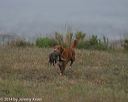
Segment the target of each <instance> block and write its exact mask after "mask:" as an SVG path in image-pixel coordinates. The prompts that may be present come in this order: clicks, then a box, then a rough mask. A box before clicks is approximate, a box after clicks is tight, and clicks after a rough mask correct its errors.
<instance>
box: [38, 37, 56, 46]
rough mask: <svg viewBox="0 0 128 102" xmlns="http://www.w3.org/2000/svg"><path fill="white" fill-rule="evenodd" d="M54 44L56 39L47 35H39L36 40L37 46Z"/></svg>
mask: <svg viewBox="0 0 128 102" xmlns="http://www.w3.org/2000/svg"><path fill="white" fill-rule="evenodd" d="M54 45H56V41H55V40H54V39H52V38H48V37H40V38H37V40H36V46H38V47H52V46H54Z"/></svg>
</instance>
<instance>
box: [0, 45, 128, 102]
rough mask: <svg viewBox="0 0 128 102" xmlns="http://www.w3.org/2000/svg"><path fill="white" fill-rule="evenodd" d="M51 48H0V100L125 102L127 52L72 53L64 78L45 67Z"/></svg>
mask: <svg viewBox="0 0 128 102" xmlns="http://www.w3.org/2000/svg"><path fill="white" fill-rule="evenodd" d="M50 52H51V49H41V48H35V47H33V48H9V47H5V48H0V97H39V98H42V102H127V100H128V53H126V52H123V51H110V52H108V51H106V52H105V51H89V50H76V61H75V63H74V64H73V67H72V69H71V70H70V69H69V68H68V66H67V68H66V71H65V75H64V76H59V74H58V71H59V69H57V68H54V67H50V66H48V53H50Z"/></svg>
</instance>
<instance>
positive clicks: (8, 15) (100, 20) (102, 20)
mask: <svg viewBox="0 0 128 102" xmlns="http://www.w3.org/2000/svg"><path fill="white" fill-rule="evenodd" d="M69 28H70V29H69ZM67 29H69V30H71V31H72V32H75V31H83V32H86V33H87V34H96V35H99V36H103V35H105V36H106V37H108V38H110V39H120V38H122V37H124V36H125V35H128V0H0V32H7V33H10V34H12V33H16V34H18V35H22V36H25V37H34V36H39V35H40V34H45V35H46V34H54V32H56V31H58V32H66V30H67Z"/></svg>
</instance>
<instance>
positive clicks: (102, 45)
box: [0, 31, 128, 50]
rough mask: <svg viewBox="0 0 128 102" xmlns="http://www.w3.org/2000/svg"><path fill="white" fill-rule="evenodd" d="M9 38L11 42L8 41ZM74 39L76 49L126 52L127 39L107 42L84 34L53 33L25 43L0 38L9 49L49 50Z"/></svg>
mask: <svg viewBox="0 0 128 102" xmlns="http://www.w3.org/2000/svg"><path fill="white" fill-rule="evenodd" d="M9 38H11V40H9ZM74 39H79V41H78V45H77V48H78V49H97V50H108V49H115V48H125V49H127V50H128V38H125V39H124V40H120V41H113V42H112V41H109V39H108V38H107V37H105V36H103V37H102V38H98V36H97V35H91V36H88V35H87V34H86V33H84V32H81V31H79V32H76V33H72V32H67V33H65V34H63V33H60V32H55V34H54V35H53V36H40V37H38V38H37V39H36V40H35V42H29V41H26V40H25V39H23V38H20V37H18V38H16V37H13V38H12V37H11V36H9V35H8V36H7V35H4V36H0V40H1V41H3V42H4V40H5V41H6V44H4V45H8V46H11V47H26V46H37V47H40V48H49V47H53V46H55V45H57V44H60V45H63V46H65V47H68V46H70V44H71V43H72V41H73V40H74Z"/></svg>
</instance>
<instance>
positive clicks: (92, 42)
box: [78, 35, 108, 50]
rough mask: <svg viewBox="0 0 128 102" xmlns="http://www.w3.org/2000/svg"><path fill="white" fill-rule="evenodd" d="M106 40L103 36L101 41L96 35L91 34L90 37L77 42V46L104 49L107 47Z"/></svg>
mask: <svg viewBox="0 0 128 102" xmlns="http://www.w3.org/2000/svg"><path fill="white" fill-rule="evenodd" d="M107 41H108V40H107ZM107 41H106V39H105V38H104V39H103V41H101V40H100V39H98V37H97V36H96V35H92V37H91V38H90V39H88V40H81V41H80V42H79V44H78V48H79V49H81V48H83V49H97V50H106V49H108V42H107Z"/></svg>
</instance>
